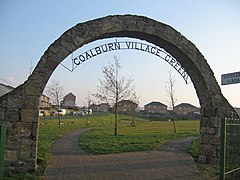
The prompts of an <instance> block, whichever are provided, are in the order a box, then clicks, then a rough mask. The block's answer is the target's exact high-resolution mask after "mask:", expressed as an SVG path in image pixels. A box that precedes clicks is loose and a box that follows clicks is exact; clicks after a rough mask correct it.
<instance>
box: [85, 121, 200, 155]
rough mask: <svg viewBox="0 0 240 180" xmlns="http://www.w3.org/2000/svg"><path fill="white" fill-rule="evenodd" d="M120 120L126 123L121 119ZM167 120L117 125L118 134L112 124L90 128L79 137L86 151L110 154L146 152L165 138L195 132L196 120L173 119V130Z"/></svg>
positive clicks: (194, 134) (197, 125)
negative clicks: (175, 131)
mask: <svg viewBox="0 0 240 180" xmlns="http://www.w3.org/2000/svg"><path fill="white" fill-rule="evenodd" d="M123 123H125V124H126V123H127V122H124V121H123ZM172 124H173V123H172V122H168V121H166V122H165V121H152V122H149V121H138V123H137V126H136V127H132V126H130V123H129V122H128V125H125V126H121V123H120V126H119V129H118V135H117V136H114V135H113V127H108V128H101V129H92V130H91V131H88V132H85V133H83V134H82V135H81V137H80V145H81V147H82V148H83V149H84V150H85V151H87V152H88V153H90V154H95V155H96V154H110V153H121V152H133V151H148V150H154V149H155V148H157V147H159V146H160V145H161V144H162V143H163V142H164V141H166V140H168V139H174V138H181V137H186V136H198V135H199V121H177V123H176V125H177V133H173V125H172Z"/></svg>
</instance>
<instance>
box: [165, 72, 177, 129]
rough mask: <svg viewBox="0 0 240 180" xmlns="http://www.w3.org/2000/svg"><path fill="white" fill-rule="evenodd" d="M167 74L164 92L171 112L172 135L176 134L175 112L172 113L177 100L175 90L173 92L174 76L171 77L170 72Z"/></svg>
mask: <svg viewBox="0 0 240 180" xmlns="http://www.w3.org/2000/svg"><path fill="white" fill-rule="evenodd" d="M168 74H169V76H168V79H167V86H166V92H167V96H168V97H169V98H170V101H168V103H169V105H170V109H171V112H172V120H173V131H174V133H176V132H177V130H176V122H175V112H174V109H175V104H176V102H177V99H176V98H175V90H174V86H175V76H173V75H172V73H171V71H169V72H168Z"/></svg>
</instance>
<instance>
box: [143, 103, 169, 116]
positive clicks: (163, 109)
mask: <svg viewBox="0 0 240 180" xmlns="http://www.w3.org/2000/svg"><path fill="white" fill-rule="evenodd" d="M144 111H145V113H148V114H166V113H167V105H165V104H163V103H161V102H156V101H153V102H150V103H148V104H146V105H145V106H144Z"/></svg>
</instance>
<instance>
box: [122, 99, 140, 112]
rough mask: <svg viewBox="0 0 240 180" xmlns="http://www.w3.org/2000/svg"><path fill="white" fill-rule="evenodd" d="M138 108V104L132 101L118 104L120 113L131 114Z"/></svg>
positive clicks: (123, 101)
mask: <svg viewBox="0 0 240 180" xmlns="http://www.w3.org/2000/svg"><path fill="white" fill-rule="evenodd" d="M137 107H138V104H137V103H135V102H133V101H130V100H122V101H120V102H119V103H118V112H120V113H130V112H134V111H135V109H136V108H137Z"/></svg>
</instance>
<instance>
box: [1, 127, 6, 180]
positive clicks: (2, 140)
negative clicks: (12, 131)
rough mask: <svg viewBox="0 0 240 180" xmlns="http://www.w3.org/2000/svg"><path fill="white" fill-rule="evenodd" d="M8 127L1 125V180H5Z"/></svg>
mask: <svg viewBox="0 0 240 180" xmlns="http://www.w3.org/2000/svg"><path fill="white" fill-rule="evenodd" d="M5 143H6V126H5V125H3V124H0V179H3V170H4V151H5Z"/></svg>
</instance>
